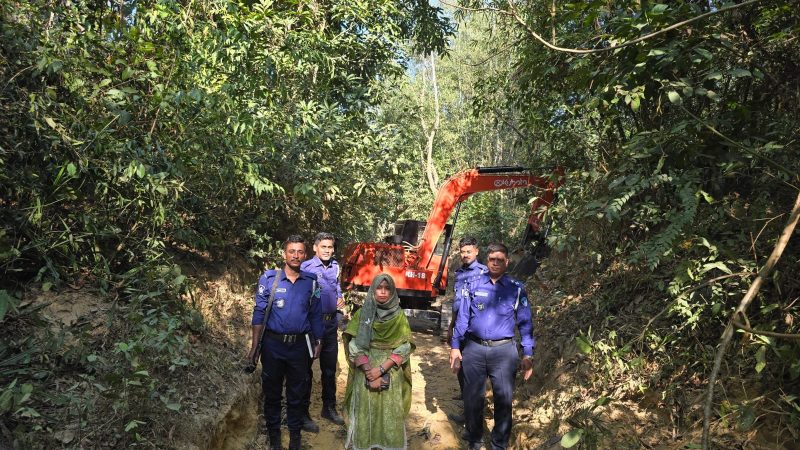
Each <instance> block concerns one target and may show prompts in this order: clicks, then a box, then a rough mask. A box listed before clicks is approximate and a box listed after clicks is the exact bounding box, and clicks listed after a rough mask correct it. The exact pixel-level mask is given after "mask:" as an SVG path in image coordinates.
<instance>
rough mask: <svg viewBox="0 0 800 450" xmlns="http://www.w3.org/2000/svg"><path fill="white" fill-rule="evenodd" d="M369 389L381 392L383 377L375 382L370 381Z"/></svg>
mask: <svg viewBox="0 0 800 450" xmlns="http://www.w3.org/2000/svg"><path fill="white" fill-rule="evenodd" d="M369 388H370V389H373V390H376V391H379V390H381V377H378V378H377V379H375V380H370V381H369Z"/></svg>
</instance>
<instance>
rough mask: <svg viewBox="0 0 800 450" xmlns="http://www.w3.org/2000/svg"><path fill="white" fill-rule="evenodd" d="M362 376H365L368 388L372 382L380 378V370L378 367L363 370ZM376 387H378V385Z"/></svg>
mask: <svg viewBox="0 0 800 450" xmlns="http://www.w3.org/2000/svg"><path fill="white" fill-rule="evenodd" d="M364 375H366V377H367V380H369V382H370V386H372V382H373V381H375V380H377V379H379V378H380V377H381V369H380V367H373V368H371V369H369V370H365V371H364ZM378 387H380V384H379V385H378Z"/></svg>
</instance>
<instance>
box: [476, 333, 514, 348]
mask: <svg viewBox="0 0 800 450" xmlns="http://www.w3.org/2000/svg"><path fill="white" fill-rule="evenodd" d="M467 338H469V340H470V341H472V342H475V343H476V344H481V345H483V346H485V347H499V346H501V345H503V344H507V343H509V342H511V340H512V339H511V338H505V339H495V340H492V339H481V338H479V337H477V336H474V335H472V334H468V335H467Z"/></svg>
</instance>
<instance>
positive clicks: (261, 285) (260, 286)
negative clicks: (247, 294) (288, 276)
mask: <svg viewBox="0 0 800 450" xmlns="http://www.w3.org/2000/svg"><path fill="white" fill-rule="evenodd" d="M266 290H267V287H266V286H264V285H263V284H259V285H258V293H259V294H264V292H265V291H266Z"/></svg>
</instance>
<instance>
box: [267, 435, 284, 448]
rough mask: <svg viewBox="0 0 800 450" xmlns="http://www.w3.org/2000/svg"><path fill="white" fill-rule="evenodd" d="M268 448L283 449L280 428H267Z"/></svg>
mask: <svg viewBox="0 0 800 450" xmlns="http://www.w3.org/2000/svg"><path fill="white" fill-rule="evenodd" d="M268 441H269V442H268V443H269V450H283V448H282V447H281V430H269V439H268Z"/></svg>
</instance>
